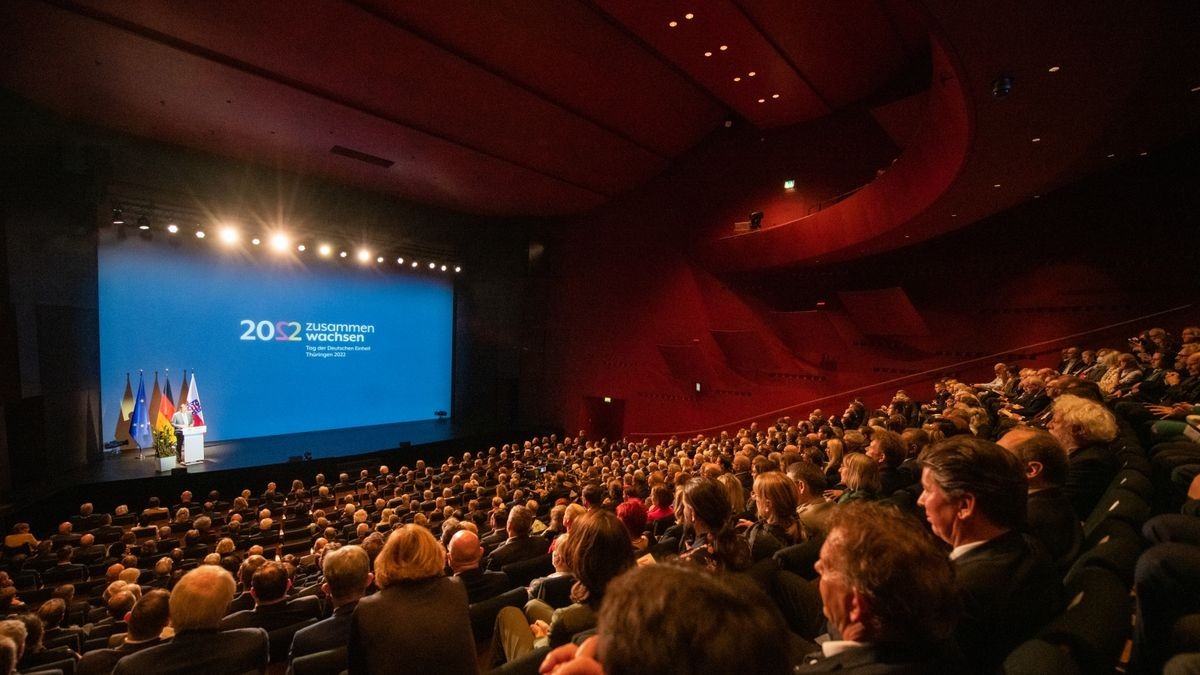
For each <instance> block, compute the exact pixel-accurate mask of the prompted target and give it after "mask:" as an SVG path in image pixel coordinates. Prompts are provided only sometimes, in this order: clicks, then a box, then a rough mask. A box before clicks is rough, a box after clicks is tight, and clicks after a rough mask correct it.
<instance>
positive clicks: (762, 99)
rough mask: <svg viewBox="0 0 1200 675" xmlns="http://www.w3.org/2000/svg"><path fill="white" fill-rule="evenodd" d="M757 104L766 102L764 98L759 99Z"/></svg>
mask: <svg viewBox="0 0 1200 675" xmlns="http://www.w3.org/2000/svg"><path fill="white" fill-rule="evenodd" d="M758 102H759V103H766V102H767V99H765V98H760V99H758Z"/></svg>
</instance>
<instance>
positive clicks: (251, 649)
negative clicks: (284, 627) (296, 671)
mask: <svg viewBox="0 0 1200 675" xmlns="http://www.w3.org/2000/svg"><path fill="white" fill-rule="evenodd" d="M268 654H269V652H268V651H267V632H266V631H265V630H262V629H261V628H241V629H238V630H227V631H220V632H218V631H216V630H190V631H183V632H180V633H176V634H175V637H174V638H172V639H171V641H170V642H167V643H166V644H161V645H157V646H154V647H150V648H148V649H143V650H141V651H140V652H137V653H136V654H131V655H129V656H126V657H125V658H123V659H121V660H120V661H117V666H116V668H114V669H113V675H193V674H194V673H212V674H213V675H215V674H216V673H229V674H230V675H234V674H235V673H246V672H250V671H261V670H263V669H265V668H266V667H267V658H268Z"/></svg>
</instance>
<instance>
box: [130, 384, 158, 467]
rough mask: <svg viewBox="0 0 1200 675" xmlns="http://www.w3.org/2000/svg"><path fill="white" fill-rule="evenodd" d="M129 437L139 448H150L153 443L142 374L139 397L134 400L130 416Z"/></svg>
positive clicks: (138, 391) (148, 407)
mask: <svg viewBox="0 0 1200 675" xmlns="http://www.w3.org/2000/svg"><path fill="white" fill-rule="evenodd" d="M129 435H130V436H131V437H132V438H133V442H134V443H137V445H138V447H139V448H148V447H150V444H151V443H152V442H153V438H152V437H151V435H150V406H149V405H148V404H147V403H146V378H145V376H144V375H143V374H142V373H140V372H139V373H138V390H137V397H136V398H135V399H134V400H133V412H132V413H130V414H129Z"/></svg>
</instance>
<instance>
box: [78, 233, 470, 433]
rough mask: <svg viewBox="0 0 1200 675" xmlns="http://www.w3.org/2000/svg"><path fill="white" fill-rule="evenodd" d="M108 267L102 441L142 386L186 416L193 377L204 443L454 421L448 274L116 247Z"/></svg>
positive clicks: (116, 242)
mask: <svg viewBox="0 0 1200 675" xmlns="http://www.w3.org/2000/svg"><path fill="white" fill-rule="evenodd" d="M98 251H99V252H98V256H99V310H100V369H101V388H102V394H103V403H102V414H103V433H104V440H105V441H110V440H114V439H118V438H120V436H121V433H122V421H123V420H124V422H125V425H126V426H127V425H128V418H129V414H130V411H129V408H130V407H131V406H132V405H133V402H132V400H131V396H130V394H132V396H133V397H136V394H137V391H138V386H139V375H141V376H142V377H144V386H145V393H146V399H147V405H148V406H149V407H150V410H149V421H150V424H151V425H153V424H154V422H155V417H156V415H157V413H158V409H157V406H159V401H156V400H150V399H151V397H152V394H153V391H154V382H155V378H156V376H157V380H158V382H159V387H160V389H163V390H165V389H166V387H167V380H168V379H169V381H170V389H171V393H172V397H173V399H172V400H173V401H174V403H175V404H176V405H178V403H179V397H180V393H181V388H182V387H183V385H184V382H183V379H184V371H185V370H186V372H187V378H188V380H189V381H190V380H191V378H192V376H193V374H194V376H195V380H196V391H197V392H198V394H199V398H200V402H201V405H202V406H203V411H204V414H203V417H204V421H205V423H206V424H207V426H208V440H209V441H220V440H231V439H240V438H252V437H260V436H273V435H278V434H292V433H300V432H310V431H320V430H329V429H344V428H352V427H362V426H370V425H378V424H390V423H398V422H407V421H415V420H423V419H431V418H433V417H435V412H437V411H448V410H449V406H450V397H451V370H452V363H451V361H452V355H453V344H452V343H453V313H454V309H453V308H454V288H453V283H452V281H451V279H450V278H449V277H448V276H446V275H445V274H440V273H437V272H432V273H429V274H423V273H420V272H418V271H416V270H411V268H409V269H408V270H406V271H401V270H399V269H397V268H396V266H394V264H393V268H392V269H386V267H385V266H384V265H381V264H376V263H375V262H374V260H373V259H372V262H371V263H370V264H357V263H355V262H346V261H345V260H338V259H336V256H335V259H334V260H325V259H320V258H317V257H316V256H314V255H312V254H311V253H310V254H309V256H310V257H309V258H308V259H304V258H302V257H301V255H300V254H297V253H293V254H284V255H278V254H274V253H272V252H269V251H259V250H257V249H255V250H253V251H249V252H248V251H245V250H238V251H233V250H230V251H224V250H221V249H219V248H218V247H215V246H213V247H210V246H207V245H195V244H192V245H185V246H171V245H169V244H168V243H165V242H162V241H144V240H141V239H139V238H136V237H129V238H127V239H117V238H116V237H115V236H112V237H111V238H110V240H108V241H106V240H105V238H104V237H102V239H101V242H100V246H99V249H98Z"/></svg>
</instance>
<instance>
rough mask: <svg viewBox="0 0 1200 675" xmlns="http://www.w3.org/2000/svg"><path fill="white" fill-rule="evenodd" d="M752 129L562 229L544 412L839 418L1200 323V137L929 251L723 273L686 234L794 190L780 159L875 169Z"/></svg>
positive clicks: (569, 419)
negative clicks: (1152, 330) (606, 401)
mask: <svg viewBox="0 0 1200 675" xmlns="http://www.w3.org/2000/svg"><path fill="white" fill-rule="evenodd" d="M835 136H836V137H841V138H845V137H846V136H845V135H844V134H840V135H835ZM756 140H758V139H754V138H742V139H730V140H729V141H728V142H726V143H725V144H724V145H725V147H724V148H723V149H720V151H719V154H720V156H721V161H720V162H715V163H714V162H713V161H712V153H714V152H717V151H714V150H702V151H700V152H696V153H693V154H692V155H690V156H689V157H686V158H684V160H683V161H681V162H679V164H678V165H677V166H676V167H674V168H673V169H672V170H670V172H669V173H667V174H665V175H664V176H662V177H660V178H659V179H657V180H656V181H654V182H653V183H652V184H651V185H649V186H647V187H646V188H645V189H643V190H640V191H639V192H638V193H637V194H634V195H631V196H629V197H628V198H626V199H622V200H618V201H616V202H615V203H613V204H610V205H609V206H607V207H605V208H603V209H602V210H600V211H599V212H597V213H594V214H590V215H588V216H586V217H583V218H578V219H575V220H574V221H573V222H571V223H568V224H567V225H566V226H564V227H563V228H561V230H560V231H559V235H560V236H559V237H558V238H557V239H556V240H555V241H554V242H553V244H552V245H551V247H550V248H549V249H548V251H549V253H548V255H550V256H551V259H552V261H551V263H550V265H551V266H552V268H553V271H552V272H549V273H548V275H547V276H548V277H550V278H552V280H553V283H551V284H549V287H550V288H551V289H552V292H551V293H550V296H549V298H548V303H547V306H548V307H549V310H548V312H547V316H546V318H545V322H546V323H547V324H548V325H550V326H552V327H553V329H554V330H555V331H556V334H557V335H558V336H559V339H558V340H554V341H547V342H546V343H545V344H547V345H548V346H549V347H550V350H549V352H548V353H547V356H546V369H547V370H548V371H549V372H552V373H555V374H556V375H557V376H556V377H552V378H547V379H546V387H545V388H546V391H547V392H548V393H547V395H544V396H541V397H538V398H536V399H530V398H526V399H524V400H525V402H533V403H541V404H542V406H543V407H542V408H541V409H540V410H539V414H540V415H542V416H545V417H547V418H554V417H555V416H559V418H560V419H562V420H563V422H564V424H565V427H566V428H567V429H579V428H588V427H589V420H590V421H591V422H594V423H596V424H599V420H600V418H601V417H604V415H603V414H599V413H597V412H596V410H595V408H594V404H589V402H588V401H589V397H604V396H607V397H611V398H613V399H616V400H617V401H619V402H623V404H624V415H623V424H622V425H621V427H620V428H621V430H622V431H623V432H624V433H626V434H630V435H633V436H643V435H655V434H672V433H678V434H680V435H682V434H686V433H691V432H696V431H701V430H709V431H712V430H717V429H722V428H736V426H739V425H742V424H746V423H748V422H749V421H752V420H761V421H766V420H774V419H775V418H776V417H778V416H781V415H785V414H789V415H793V416H795V415H796V414H798V413H800V412H804V413H805V414H806V413H807V411H808V410H810V409H811V408H813V407H825V408H832V409H835V410H837V411H839V412H840V411H841V410H842V408H843V407H844V406H845V404H846V403H847V402H848V401H849V400H850V399H851V398H852V397H854V396H863V397H864V399H865V400H866V402H867V403H868V404H872V405H880V404H883V403H886V401H887V400H888V399H889V398H890V396H891V395H892V393H894V392H895V390H896V389H897V388H901V387H903V388H907V389H908V390H909V391H910V392H911V393H912V394H913V395H914V396H916V397H918V398H924V397H927V396H928V395H929V394H930V392H931V385H932V382H933V381H934V379H936V378H937V377H940V376H945V375H950V376H956V377H959V378H961V379H965V380H967V381H984V380H986V379H990V369H991V365H992V364H993V363H994V362H995V361H996V360H1001V359H1002V360H1006V361H1010V362H1015V363H1017V364H1018V365H1021V366H1024V365H1053V364H1054V363H1056V362H1057V356H1058V350H1059V349H1061V348H1062V347H1063V346H1066V345H1068V344H1083V345H1093V346H1100V345H1110V346H1114V347H1122V346H1123V345H1124V343H1125V340H1126V338H1127V337H1129V336H1131V335H1134V334H1135V332H1136V331H1137V330H1141V329H1145V328H1148V327H1150V326H1155V325H1162V326H1165V327H1167V328H1168V329H1171V330H1173V331H1177V330H1178V329H1179V328H1180V327H1181V326H1183V325H1194V324H1198V323H1200V309H1198V308H1197V305H1196V300H1197V298H1198V297H1200V296H1198V295H1197V290H1198V287H1200V275H1198V274H1197V272H1196V270H1197V266H1196V263H1197V260H1200V255H1197V254H1198V253H1200V251H1198V250H1197V244H1196V243H1195V241H1196V240H1195V232H1196V231H1197V224H1198V222H1197V220H1198V219H1197V215H1196V214H1197V213H1198V212H1200V162H1197V161H1196V160H1197V158H1200V150H1198V148H1200V142H1198V140H1197V139H1195V138H1191V139H1185V140H1183V141H1180V142H1179V143H1177V144H1176V145H1174V146H1172V147H1167V148H1159V149H1156V150H1154V151H1153V152H1151V153H1150V155H1149V156H1147V157H1141V158H1137V159H1135V160H1133V161H1130V162H1128V163H1126V164H1125V165H1123V166H1121V167H1118V168H1117V169H1115V170H1113V171H1111V172H1109V173H1106V174H1104V175H1098V176H1093V177H1092V178H1090V179H1087V180H1085V181H1083V182H1080V183H1076V184H1074V185H1071V186H1068V187H1066V188H1063V189H1060V190H1058V191H1056V192H1055V193H1053V194H1048V195H1044V196H1042V197H1041V198H1039V199H1036V200H1033V201H1030V202H1028V203H1026V204H1024V205H1021V206H1019V207H1016V208H1014V209H1010V210H1009V211H1007V212H1003V213H1001V214H998V215H996V216H994V217H991V218H988V219H986V220H983V221H980V222H977V223H974V224H972V225H970V226H967V227H964V228H962V229H961V230H958V231H956V232H954V233H951V234H950V235H948V236H945V237H942V238H939V239H937V240H934V241H931V242H927V243H924V244H921V245H917V246H913V247H910V248H907V249H902V250H898V251H894V252H891V253H888V254H886V255H880V256H875V257H871V258H866V259H860V260H856V261H853V262H850V263H844V264H838V265H816V266H812V267H807V268H801V269H783V270H778V269H776V270H768V271H759V272H753V273H745V274H740V275H737V276H731V277H728V278H718V277H716V276H714V275H713V274H710V273H709V272H708V271H706V270H705V269H703V268H702V267H701V266H700V265H698V264H697V263H696V262H695V261H694V260H693V259H692V258H691V257H690V256H689V254H688V251H689V244H690V243H691V242H693V241H696V240H697V237H698V236H700V235H699V234H698V233H704V235H703V236H707V235H708V234H709V233H711V232H713V231H716V230H719V229H720V228H727V227H731V226H732V223H731V222H730V221H731V215H733V214H741V213H749V212H750V211H751V210H754V209H755V208H761V207H760V206H759V205H760V204H762V203H763V202H764V200H767V199H771V198H772V197H771V194H775V195H777V196H776V197H774V198H775V199H782V198H783V197H782V196H778V195H781V192H780V190H779V188H780V182H781V179H782V178H783V177H785V176H784V175H781V172H780V169H779V167H780V165H781V164H786V163H787V161H788V159H789V158H791V161H792V163H793V164H800V163H803V162H802V161H800V160H798V159H797V158H808V157H813V154H812V153H814V152H822V151H823V152H825V153H826V154H824V155H823V156H817V157H815V158H814V159H815V160H816V161H817V162H824V163H825V164H826V165H832V166H836V165H837V164H838V163H837V161H836V160H837V156H838V154H839V153H840V154H841V156H845V157H848V158H854V160H853V161H848V162H847V163H848V164H850V165H851V166H860V165H862V162H861V157H860V156H859V155H858V154H856V153H858V152H859V149H858V148H853V147H844V148H828V147H826V148H822V147H821V145H820V143H819V142H817V139H809V138H805V137H804V135H803V134H797V135H796V136H787V135H786V134H783V135H781V136H779V137H772V138H768V139H767V140H766V141H765V142H757V143H756V142H754V141H756ZM810 141H811V142H810ZM864 145H865V147H867V148H870V147H877V145H878V144H871V143H865V144H864ZM805 153H807V154H805ZM881 159H885V158H883V157H881ZM846 173H847V175H846V176H844V180H845V181H846V183H844V187H845V188H851V187H854V185H853V182H852V181H853V178H854V176H852V175H849V174H850V173H852V172H851V171H847V172H846ZM729 176H737V177H738V180H737V181H734V185H733V186H732V188H731V186H728V185H726V179H727V177H729ZM868 180H869V177H868ZM749 186H757V187H753V188H752V187H749ZM797 189H798V190H801V191H803V190H804V189H805V184H804V183H803V182H801V183H800V184H799V185H798V188H797ZM834 189H836V188H834ZM787 198H789V199H797V198H798V199H806V198H807V199H810V200H811V201H815V200H819V199H821V198H823V197H820V196H817V195H815V194H814V195H812V196H811V197H808V196H807V195H804V194H801V195H799V196H789V197H787ZM697 383H699V384H700V385H701V387H700V392H696V389H695V385H696V384H697ZM589 406H592V407H589ZM593 431H594V429H593Z"/></svg>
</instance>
